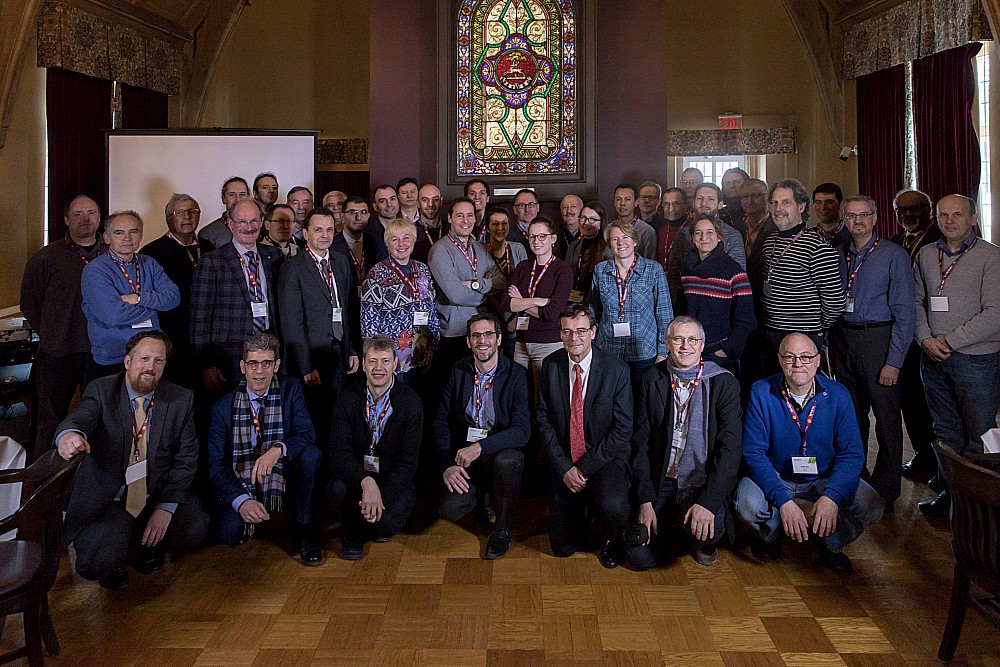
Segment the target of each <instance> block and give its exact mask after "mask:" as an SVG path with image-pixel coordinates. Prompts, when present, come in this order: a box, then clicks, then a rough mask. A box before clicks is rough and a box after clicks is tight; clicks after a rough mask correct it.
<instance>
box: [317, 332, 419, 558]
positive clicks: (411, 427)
mask: <svg viewBox="0 0 1000 667" xmlns="http://www.w3.org/2000/svg"><path fill="white" fill-rule="evenodd" d="M362 367H363V369H364V372H365V379H366V382H363V383H360V382H359V383H357V384H355V385H354V386H351V387H348V388H347V389H346V390H344V392H343V393H341V395H340V399H339V400H338V401H337V406H336V408H334V412H333V434H332V437H331V438H330V455H329V461H330V470H331V472H332V473H333V474H332V479H331V480H330V484H329V486H328V487H327V495H328V496H329V498H330V503H331V504H332V505H333V506H334V507H336V508H339V509H340V523H341V528H342V530H343V534H342V540H343V546H342V552H341V554H342V556H343V558H344V560H358V559H361V558H364V556H365V542H367V541H369V540H374V541H376V542H387V541H389V540H391V539H392V537H393V536H394V535H395V534H396V533H398V532H399V531H400V530H402V528H403V525H404V524H405V523H406V519H407V518H408V517H409V516H410V511H411V510H412V509H413V505H414V503H415V502H416V499H417V491H416V488H415V487H414V485H413V476H414V474H415V473H416V470H417V459H418V458H419V455H420V439H421V431H422V429H423V424H424V408H423V403H422V402H421V400H420V396H418V395H417V393H416V392H415V391H414V390H413V389H411V388H410V387H408V386H406V385H405V384H403V383H402V382H400V383H398V384H397V383H396V382H394V381H393V372H394V371H395V370H396V343H395V341H394V340H393V339H391V338H389V337H388V336H384V335H378V336H372V337H371V338H369V339H367V340H366V341H365V345H364V354H363V361H362Z"/></svg>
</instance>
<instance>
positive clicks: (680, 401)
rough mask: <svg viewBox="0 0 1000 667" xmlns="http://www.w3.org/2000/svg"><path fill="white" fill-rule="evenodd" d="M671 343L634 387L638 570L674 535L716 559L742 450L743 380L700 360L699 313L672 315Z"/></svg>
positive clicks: (634, 552)
mask: <svg viewBox="0 0 1000 667" xmlns="http://www.w3.org/2000/svg"><path fill="white" fill-rule="evenodd" d="M667 348H668V349H669V351H670V353H669V355H668V356H667V359H666V360H664V361H661V362H660V363H658V364H656V366H654V367H653V368H650V369H648V370H647V371H646V372H645V373H643V376H642V381H641V382H640V383H639V385H638V387H637V388H636V394H635V415H636V416H635V432H634V433H633V435H632V473H633V475H632V477H633V480H634V484H635V495H636V499H637V502H638V503H639V512H638V521H639V522H640V523H642V524H644V525H645V526H646V529H647V531H648V535H649V541H647V542H646V544H644V545H642V546H633V547H632V548H630V549H629V553H628V559H629V562H630V563H632V565H633V566H635V567H636V568H637V569H640V570H645V569H648V568H650V567H653V566H655V565H658V564H661V563H663V562H664V560H666V558H665V557H666V555H667V552H668V549H669V547H670V543H671V542H674V543H676V544H679V545H682V546H689V550H690V551H691V555H692V557H693V558H694V560H695V561H696V562H698V563H699V564H701V565H712V564H714V563H715V561H716V559H717V558H718V553H717V551H716V548H715V545H716V544H717V543H718V542H719V540H721V539H722V536H723V535H724V534H725V531H726V528H725V526H726V497H727V496H728V495H729V494H730V493H731V492H732V490H733V489H734V488H735V487H736V475H737V473H738V472H739V467H740V457H741V456H742V454H743V410H742V409H741V408H740V384H739V382H738V381H737V380H736V378H735V377H733V375H732V374H731V373H729V372H728V371H726V370H724V369H722V368H720V367H719V366H718V365H716V364H715V363H714V362H712V361H704V362H703V361H702V359H701V354H702V351H703V350H704V349H705V330H704V329H703V328H702V326H701V324H700V323H699V322H698V320H696V319H694V318H693V317H689V316H687V315H681V316H679V317H676V318H674V321H673V322H671V323H670V326H669V327H667ZM685 542H687V543H689V544H685Z"/></svg>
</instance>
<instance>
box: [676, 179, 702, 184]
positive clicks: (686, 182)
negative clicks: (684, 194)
mask: <svg viewBox="0 0 1000 667" xmlns="http://www.w3.org/2000/svg"><path fill="white" fill-rule="evenodd" d="M701 183H704V181H699V180H697V179H696V180H693V181H684V180H682V181H681V185H700V184H701Z"/></svg>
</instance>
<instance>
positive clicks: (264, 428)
mask: <svg viewBox="0 0 1000 667" xmlns="http://www.w3.org/2000/svg"><path fill="white" fill-rule="evenodd" d="M242 349H243V355H242V356H243V358H242V359H241V360H240V371H242V373H243V381H242V382H240V385H239V386H238V387H237V388H236V389H234V390H232V391H231V392H229V393H228V394H226V395H225V396H223V397H222V398H220V399H219V400H218V401H217V402H216V403H215V405H213V406H212V426H211V430H210V431H209V435H208V474H209V476H210V478H211V480H212V490H213V491H214V495H215V497H216V500H217V503H216V504H217V513H218V529H219V539H220V540H221V541H222V542H223V543H224V544H228V545H229V546H231V547H241V546H243V545H244V544H246V543H247V541H248V540H249V539H250V536H251V535H253V533H254V529H255V527H256V526H257V524H259V523H261V522H263V521H267V520H269V519H270V518H271V512H275V511H277V512H280V511H282V510H283V509H284V504H285V500H286V495H292V496H293V497H294V501H295V522H296V532H297V537H298V546H299V557H300V558H301V560H302V564H303V565H320V564H321V563H322V562H323V552H322V551H321V550H320V548H319V544H318V543H317V541H316V537H315V535H314V534H313V526H312V510H313V507H312V506H313V496H314V494H315V490H316V483H317V482H316V480H317V477H318V476H319V471H320V467H321V466H322V458H323V457H322V454H321V453H320V451H319V449H317V447H316V431H315V430H314V429H313V425H312V422H311V421H310V420H309V413H308V411H307V410H306V402H305V397H304V396H303V395H302V385H301V384H299V381H298V380H296V379H295V378H290V377H287V376H286V377H281V376H279V375H277V372H278V369H279V368H280V367H281V359H280V358H279V354H278V339H277V338H276V337H274V336H272V335H271V334H267V333H258V334H253V335H252V336H248V337H247V339H246V341H245V342H244V343H243V346H242ZM287 486H291V493H290V494H288V493H286V488H287Z"/></svg>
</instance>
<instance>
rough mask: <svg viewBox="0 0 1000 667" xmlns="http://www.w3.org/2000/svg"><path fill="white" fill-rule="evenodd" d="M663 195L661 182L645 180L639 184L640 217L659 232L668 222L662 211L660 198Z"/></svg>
mask: <svg viewBox="0 0 1000 667" xmlns="http://www.w3.org/2000/svg"><path fill="white" fill-rule="evenodd" d="M662 196H663V188H661V187H660V184H659V183H654V182H653V181H645V182H644V183H643V184H642V185H640V186H639V200H638V206H639V217H640V218H642V220H643V222H645V223H646V224H647V225H649V226H650V227H652V228H653V231H655V232H659V231H660V228H661V227H663V225H665V224H667V220H666V218H664V217H663V215H662V214H661V213H660V198H661V197H662Z"/></svg>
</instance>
